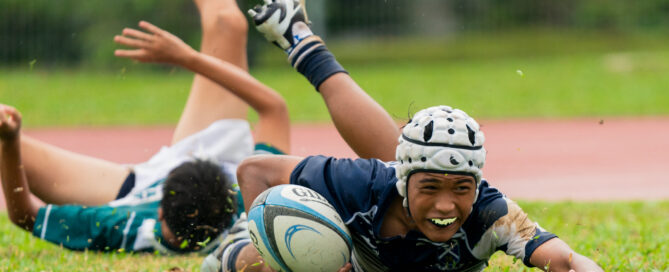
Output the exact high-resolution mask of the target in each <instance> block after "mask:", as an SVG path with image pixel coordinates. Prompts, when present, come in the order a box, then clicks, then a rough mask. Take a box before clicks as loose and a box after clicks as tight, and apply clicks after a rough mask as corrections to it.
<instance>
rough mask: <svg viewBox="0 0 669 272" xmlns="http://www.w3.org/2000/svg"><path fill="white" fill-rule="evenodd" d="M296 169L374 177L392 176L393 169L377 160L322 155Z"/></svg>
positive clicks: (306, 159) (388, 164)
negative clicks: (378, 175) (381, 175)
mask: <svg viewBox="0 0 669 272" xmlns="http://www.w3.org/2000/svg"><path fill="white" fill-rule="evenodd" d="M296 169H299V170H301V171H305V170H313V171H318V172H320V171H322V169H325V170H326V171H329V172H330V173H332V174H338V175H370V177H372V178H373V177H376V173H384V176H394V175H395V168H394V167H393V166H392V164H391V163H386V162H383V161H380V160H378V159H361V158H357V159H352V158H335V157H328V156H323V155H317V156H309V157H307V158H305V159H304V160H303V161H302V162H300V164H299V165H298V167H296Z"/></svg>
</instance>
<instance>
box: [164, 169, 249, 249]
mask: <svg viewBox="0 0 669 272" xmlns="http://www.w3.org/2000/svg"><path fill="white" fill-rule="evenodd" d="M232 184H233V183H232V181H231V180H230V179H229V178H228V176H227V175H225V174H224V173H223V171H222V170H221V167H220V166H218V165H216V164H214V163H212V162H210V161H205V160H195V161H192V162H185V163H183V164H181V165H180V166H178V167H177V168H174V169H173V170H172V171H171V172H170V174H169V175H168V176H167V179H166V180H165V185H164V187H163V199H162V201H161V202H160V206H161V208H162V209H163V217H164V219H165V223H167V227H168V228H169V229H170V230H171V231H172V233H174V235H175V236H176V237H178V238H180V240H183V241H186V243H185V244H182V248H181V249H182V250H198V249H200V245H199V243H197V242H203V241H206V240H208V239H211V240H213V239H214V238H216V237H217V236H218V235H219V234H220V233H221V232H222V231H223V229H224V228H225V227H227V226H229V225H230V224H231V221H232V217H233V215H234V214H235V213H236V208H237V207H236V205H235V203H237V202H236V194H237V193H236V192H235V191H233V190H232Z"/></svg>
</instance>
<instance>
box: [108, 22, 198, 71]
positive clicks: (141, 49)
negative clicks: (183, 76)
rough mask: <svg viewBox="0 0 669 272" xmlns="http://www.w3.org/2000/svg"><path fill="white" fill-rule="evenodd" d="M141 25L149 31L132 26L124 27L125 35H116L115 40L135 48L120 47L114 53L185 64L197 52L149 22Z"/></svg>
mask: <svg viewBox="0 0 669 272" xmlns="http://www.w3.org/2000/svg"><path fill="white" fill-rule="evenodd" d="M139 27H141V28H142V29H144V30H146V31H148V33H147V32H142V31H139V30H136V29H132V28H125V29H123V35H117V36H115V37H114V42H116V43H118V44H121V45H125V46H128V47H132V48H134V49H118V50H116V51H115V52H114V55H116V56H117V57H121V58H129V59H134V60H137V61H141V62H163V63H170V64H177V65H184V64H185V63H187V62H188V60H189V59H190V58H191V57H192V56H193V55H194V54H196V53H197V51H195V50H194V49H193V48H191V47H190V46H189V45H187V44H186V43H184V42H183V41H182V40H181V39H179V37H177V36H174V35H173V34H172V33H169V32H167V31H165V30H162V29H160V28H159V27H157V26H155V25H152V24H151V23H149V22H146V21H141V22H139Z"/></svg>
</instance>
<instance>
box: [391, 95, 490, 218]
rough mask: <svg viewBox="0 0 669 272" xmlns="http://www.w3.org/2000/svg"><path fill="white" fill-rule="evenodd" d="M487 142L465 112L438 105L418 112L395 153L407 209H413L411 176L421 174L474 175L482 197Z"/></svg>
mask: <svg viewBox="0 0 669 272" xmlns="http://www.w3.org/2000/svg"><path fill="white" fill-rule="evenodd" d="M484 141H485V136H483V132H481V130H480V127H479V124H478V123H477V122H476V121H475V120H474V119H473V118H471V117H469V115H467V114H466V113H465V112H464V111H462V110H459V109H453V108H451V107H449V106H435V107H430V108H427V109H424V110H421V111H419V112H417V113H416V114H415V115H414V116H413V118H411V120H410V121H409V123H408V124H407V125H406V126H404V128H403V129H402V135H400V137H399V144H398V145H397V150H396V151H395V158H396V159H397V164H396V165H395V175H396V176H397V184H396V186H397V190H398V191H399V194H400V195H401V196H402V197H404V206H405V207H408V206H409V205H408V201H407V183H408V180H409V177H410V176H411V175H412V174H413V173H415V172H421V171H427V172H436V173H452V174H468V175H472V176H474V177H475V178H476V187H477V189H476V198H478V185H479V184H480V183H481V177H482V173H483V172H482V171H481V168H483V164H484V162H485V156H486V151H485V148H483V142H484ZM476 198H475V199H476Z"/></svg>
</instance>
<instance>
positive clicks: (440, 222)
mask: <svg viewBox="0 0 669 272" xmlns="http://www.w3.org/2000/svg"><path fill="white" fill-rule="evenodd" d="M457 219H458V218H457V217H452V218H444V219H439V218H430V219H428V221H430V223H432V224H433V225H435V226H437V227H440V228H445V227H448V226H450V225H451V224H453V222H455V220H457Z"/></svg>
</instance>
